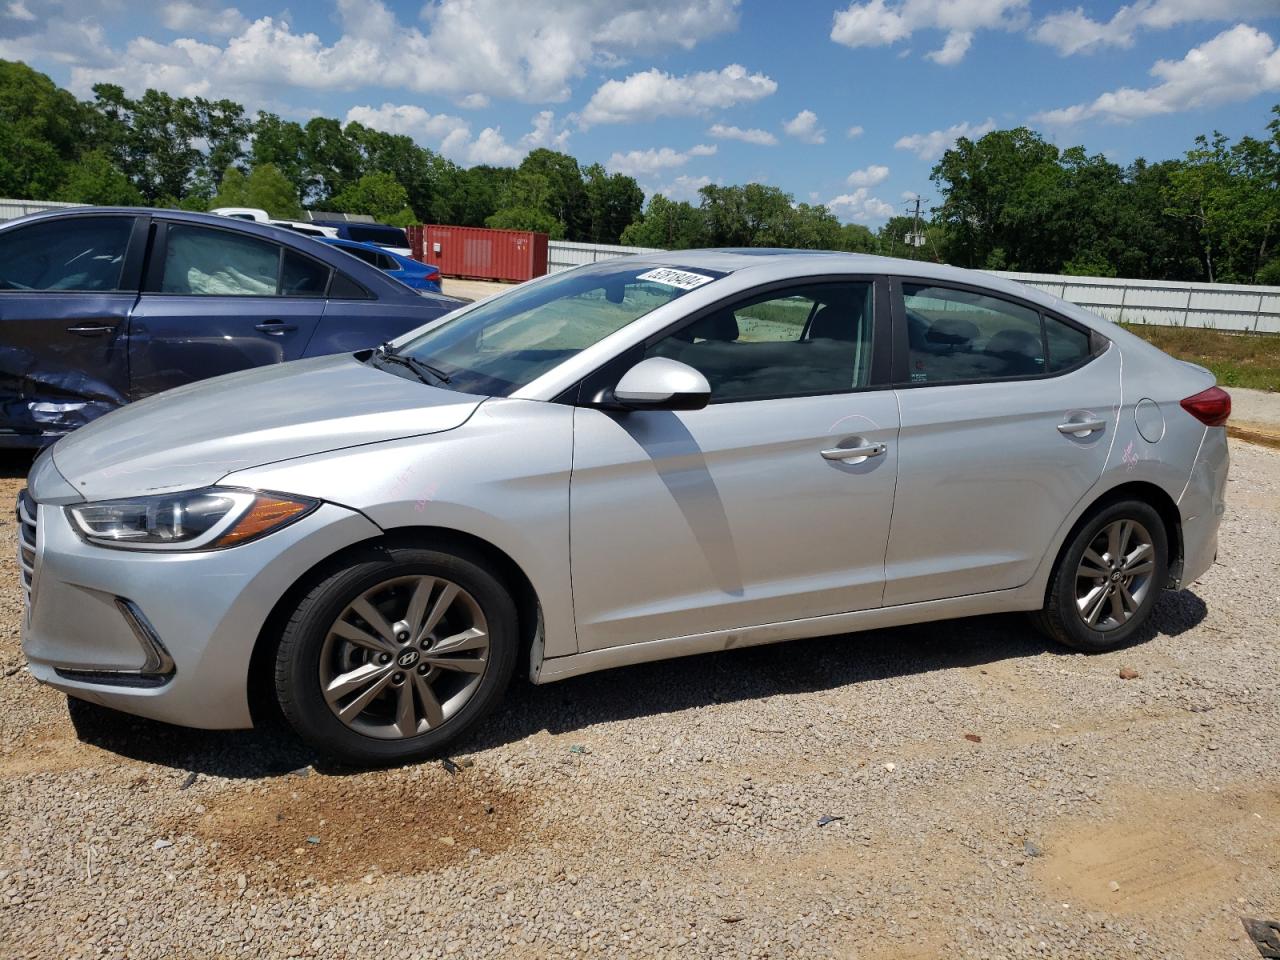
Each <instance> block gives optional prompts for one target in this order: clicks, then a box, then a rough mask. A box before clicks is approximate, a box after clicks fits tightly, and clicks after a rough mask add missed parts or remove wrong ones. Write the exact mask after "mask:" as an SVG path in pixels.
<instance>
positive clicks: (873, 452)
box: [822, 443, 889, 461]
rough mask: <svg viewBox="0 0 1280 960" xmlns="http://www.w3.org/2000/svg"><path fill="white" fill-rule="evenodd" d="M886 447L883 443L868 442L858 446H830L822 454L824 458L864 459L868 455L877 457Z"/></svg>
mask: <svg viewBox="0 0 1280 960" xmlns="http://www.w3.org/2000/svg"><path fill="white" fill-rule="evenodd" d="M888 449H889V448H888V447H887V446H886V445H885V444H883V443H868V444H864V445H863V446H859V447H832V448H831V449H830V450H823V451H822V456H823V459H826V460H843V461H848V460H866V459H867V458H868V457H878V456H880V455H881V454H882V453H884V452H885V451H886V450H888Z"/></svg>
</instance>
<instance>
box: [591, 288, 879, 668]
mask: <svg viewBox="0 0 1280 960" xmlns="http://www.w3.org/2000/svg"><path fill="white" fill-rule="evenodd" d="M886 297H887V288H886V287H885V286H883V285H877V284H875V283H873V282H872V281H870V280H867V281H845V282H839V283H810V284H797V285H795V286H793V287H789V288H784V289H780V290H779V289H775V290H772V291H769V292H767V293H763V294H757V295H755V296H753V297H747V298H744V299H743V300H741V301H738V302H736V303H735V304H732V305H730V306H728V307H725V308H722V309H719V310H716V311H714V312H712V313H708V314H704V315H701V316H699V317H697V318H695V319H694V320H693V321H692V322H691V323H689V324H687V325H685V326H684V327H683V328H682V329H679V330H677V331H676V332H674V333H672V334H671V335H669V336H666V337H665V338H662V339H660V340H658V342H656V343H653V344H652V345H650V346H649V347H648V348H647V350H646V351H645V353H646V354H647V355H649V356H668V357H673V358H675V359H678V360H680V361H682V362H684V363H688V364H689V365H690V366H693V367H695V368H696V369H698V370H700V371H701V372H702V373H703V374H704V375H705V376H706V377H707V379H708V381H709V382H710V384H711V404H710V405H709V406H707V407H706V408H704V409H702V410H693V411H678V412H671V411H643V412H639V411H633V412H627V413H621V412H612V411H606V410H602V409H595V408H590V407H580V408H578V410H577V411H576V414H575V420H574V453H573V476H572V481H571V488H570V544H571V545H570V551H571V566H572V578H573V596H574V609H575V614H576V617H577V625H578V646H579V649H580V650H584V651H585V650H593V649H598V648H601V647H608V646H614V645H619V644H628V643H637V642H642V641H646V640H655V639H661V638H667V637H676V636H686V635H690V634H698V633H705V632H710V631H716V630H727V629H734V628H738V627H749V626H755V625H761V624H766V623H776V622H783V621H787V620H794V619H799V618H804V617H813V616H821V615H824V614H834V613H843V612H848V611H853V610H862V609H867V608H872V607H877V606H879V605H880V602H881V594H882V591H883V585H884V551H885V545H886V541H887V538H888V533H889V518H890V513H891V511H892V506H893V491H894V477H895V474H896V471H897V453H896V450H895V442H896V439H897V432H898V410H897V402H896V400H895V399H894V396H893V392H892V390H889V389H883V388H880V387H879V385H878V383H877V380H878V378H879V377H880V370H881V369H882V368H881V367H880V366H878V365H877V363H876V362H874V358H875V355H876V351H887V348H888V343H887V342H883V341H887V337H884V336H879V335H878V334H877V333H876V331H877V329H887V323H886V324H883V325H877V323H876V322H875V317H876V312H877V308H881V309H883V308H884V307H885V306H886V304H885V303H884V302H883V301H884V300H885V299H886ZM886 319H887V318H886ZM885 356H886V357H887V353H886V354H885ZM883 369H884V371H885V375H886V376H887V364H886V365H885V367H884V368H883ZM855 448H856V449H858V450H861V451H863V452H862V453H860V454H854V453H852V452H851V453H850V454H849V455H847V456H846V455H843V451H845V450H848V451H853V450H854V449H855Z"/></svg>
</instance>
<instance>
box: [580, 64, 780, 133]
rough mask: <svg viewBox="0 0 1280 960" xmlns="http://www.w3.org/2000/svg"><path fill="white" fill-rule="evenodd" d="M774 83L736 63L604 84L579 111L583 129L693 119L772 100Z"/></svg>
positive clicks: (655, 72)
mask: <svg viewBox="0 0 1280 960" xmlns="http://www.w3.org/2000/svg"><path fill="white" fill-rule="evenodd" d="M777 89H778V84H777V83H776V82H774V81H773V80H771V79H770V78H769V77H766V76H765V75H764V74H763V73H748V72H747V68H746V67H744V66H741V65H740V64H736V63H733V64H730V65H729V66H727V67H725V68H724V69H723V70H718V71H717V70H706V71H703V72H701V73H689V74H685V75H684V76H674V75H672V74H670V73H665V72H663V71H662V70H658V69H656V68H655V69H652V70H645V71H643V72H642V73H633V74H631V76H629V77H627V78H626V79H625V80H607V81H605V82H604V83H603V84H601V85H600V88H599V89H598V90H596V92H595V93H593V94H592V95H591V99H590V100H589V101H587V105H586V106H585V107H584V108H583V109H582V117H581V121H582V125H583V126H584V127H585V126H588V125H590V124H594V123H628V122H632V121H636V120H652V119H655V118H657V117H678V116H696V115H698V114H704V113H706V112H707V111H709V110H712V109H718V108H724V107H732V106H734V105H735V104H738V103H749V102H751V101H753V100H759V99H761V98H763V97H767V96H770V95H771V94H772V93H773V92H774V91H775V90H777Z"/></svg>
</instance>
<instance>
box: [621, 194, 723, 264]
mask: <svg viewBox="0 0 1280 960" xmlns="http://www.w3.org/2000/svg"><path fill="white" fill-rule="evenodd" d="M621 240H622V243H624V244H626V245H627V246H631V247H658V248H660V249H665V250H688V249H691V248H693V247H705V246H707V230H706V222H705V220H704V218H703V212H702V210H701V209H699V208H698V207H695V206H693V204H691V203H688V202H687V201H684V200H668V199H667V198H666V197H664V196H663V195H662V194H660V193H659V194H656V195H654V196H652V197H650V198H649V205H648V206H647V207H646V208H645V211H644V214H643V215H642V216H641V217H640V219H639V220H636V221H633V222H632V223H631V224H630V225H629V226H628V227H627V228H626V229H625V230H623V231H622V237H621Z"/></svg>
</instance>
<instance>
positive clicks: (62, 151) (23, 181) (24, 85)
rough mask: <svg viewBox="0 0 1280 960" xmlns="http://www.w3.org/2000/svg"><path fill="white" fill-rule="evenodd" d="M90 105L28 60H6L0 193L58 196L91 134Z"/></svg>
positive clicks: (2, 65) (0, 97)
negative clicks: (81, 101)
mask: <svg viewBox="0 0 1280 960" xmlns="http://www.w3.org/2000/svg"><path fill="white" fill-rule="evenodd" d="M88 120H89V117H88V114H87V111H86V110H85V109H84V108H83V107H82V106H81V105H80V103H79V102H78V101H77V100H76V98H75V97H73V96H72V95H71V94H69V93H67V91H65V90H61V89H59V88H58V87H57V86H56V85H55V84H54V82H53V81H52V80H50V79H49V78H48V77H47V76H45V75H44V74H43V73H38V72H36V71H35V70H32V69H31V68H30V67H28V66H27V65H26V64H25V63H13V62H10V61H8V60H0V196H5V197H20V198H24V199H27V198H29V199H34V200H39V199H44V198H46V197H52V196H53V195H54V194H55V192H56V191H57V190H58V188H59V186H60V185H61V184H62V183H63V182H64V180H65V179H66V176H67V166H68V164H70V163H72V162H73V161H74V159H75V158H76V156H77V154H78V153H79V151H80V149H81V148H82V145H83V144H84V143H86V142H91V141H90V139H89V138H88V137H87V135H86V129H87V125H88Z"/></svg>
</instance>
